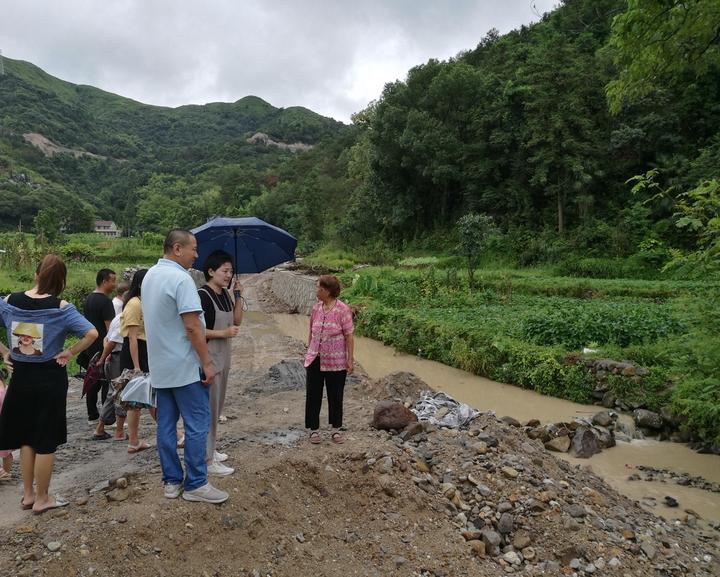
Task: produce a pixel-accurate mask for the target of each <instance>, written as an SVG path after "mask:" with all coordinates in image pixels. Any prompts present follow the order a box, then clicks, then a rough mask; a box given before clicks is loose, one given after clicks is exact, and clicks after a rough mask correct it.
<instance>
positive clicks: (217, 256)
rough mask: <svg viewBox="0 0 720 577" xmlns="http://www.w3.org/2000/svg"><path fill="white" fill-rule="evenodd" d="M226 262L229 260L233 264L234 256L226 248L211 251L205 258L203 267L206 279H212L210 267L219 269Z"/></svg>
mask: <svg viewBox="0 0 720 577" xmlns="http://www.w3.org/2000/svg"><path fill="white" fill-rule="evenodd" d="M226 262H229V263H230V264H231V265H232V264H233V258H232V256H230V254H229V253H227V252H225V251H224V250H215V251H213V252H211V253H210V254H209V255H208V257H207V258H206V259H205V263H204V264H203V267H202V271H203V274H204V275H205V280H210V269H212V270H217V269H219V268H220V267H221V266H222V265H224V264H225V263H226Z"/></svg>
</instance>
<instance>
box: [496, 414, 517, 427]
mask: <svg viewBox="0 0 720 577" xmlns="http://www.w3.org/2000/svg"><path fill="white" fill-rule="evenodd" d="M500 420H501V421H502V422H503V423H505V424H506V425H510V426H511V427H515V428H519V427H522V425H521V424H520V421H518V420H517V419H515V418H513V417H509V416H505V417H502V418H501V419H500Z"/></svg>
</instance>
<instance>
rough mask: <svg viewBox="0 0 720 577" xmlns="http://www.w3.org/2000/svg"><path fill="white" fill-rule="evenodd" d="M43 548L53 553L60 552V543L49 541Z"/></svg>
mask: <svg viewBox="0 0 720 577" xmlns="http://www.w3.org/2000/svg"><path fill="white" fill-rule="evenodd" d="M45 546H46V547H47V548H48V551H50V552H52V553H54V552H55V551H59V550H60V547H62V543H60V541H50V542H49V543H48V544H47V545H45Z"/></svg>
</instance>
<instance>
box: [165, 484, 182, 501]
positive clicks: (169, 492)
mask: <svg viewBox="0 0 720 577" xmlns="http://www.w3.org/2000/svg"><path fill="white" fill-rule="evenodd" d="M180 493H182V485H175V484H173V483H165V498H166V499H177V498H178V497H179V496H180Z"/></svg>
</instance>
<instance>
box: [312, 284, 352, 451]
mask: <svg viewBox="0 0 720 577" xmlns="http://www.w3.org/2000/svg"><path fill="white" fill-rule="evenodd" d="M339 295H340V281H339V280H338V279H337V277H335V276H332V275H323V276H321V277H320V278H319V279H318V282H317V298H318V303H317V304H316V305H315V306H314V307H313V309H312V312H311V313H310V334H309V335H308V350H307V353H306V355H305V369H306V370H307V381H306V382H307V395H306V397H305V426H306V427H307V428H308V429H310V442H311V443H320V442H321V440H322V439H321V437H320V433H319V432H318V429H319V428H320V408H321V407H322V398H323V387H326V388H327V398H328V420H329V422H330V426H331V427H332V428H333V432H332V435H331V436H330V439H331V440H332V441H333V442H334V443H344V442H345V439H344V438H343V436H342V434H341V433H340V427H341V426H342V416H343V415H342V412H343V391H344V389H345V378H346V377H347V375H348V374H349V373H352V371H353V347H354V341H353V321H352V312H351V311H350V307H348V306H347V305H346V304H345V303H344V302H342V301H341V300H338V298H337V297H338V296H339Z"/></svg>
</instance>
